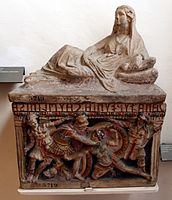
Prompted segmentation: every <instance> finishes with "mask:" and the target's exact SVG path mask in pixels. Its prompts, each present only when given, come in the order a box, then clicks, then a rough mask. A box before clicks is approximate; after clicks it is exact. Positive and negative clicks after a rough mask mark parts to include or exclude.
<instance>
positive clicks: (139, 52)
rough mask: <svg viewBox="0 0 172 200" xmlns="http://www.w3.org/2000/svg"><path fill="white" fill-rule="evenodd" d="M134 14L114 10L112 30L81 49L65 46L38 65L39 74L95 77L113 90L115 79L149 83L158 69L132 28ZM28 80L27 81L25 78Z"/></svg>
mask: <svg viewBox="0 0 172 200" xmlns="http://www.w3.org/2000/svg"><path fill="white" fill-rule="evenodd" d="M135 22H136V16H135V12H134V10H133V9H132V8H131V7H129V6H120V7H118V8H117V10H116V12H115V23H114V27H113V31H112V33H111V34H110V35H109V36H107V37H106V38H104V39H103V40H101V41H99V42H98V43H96V44H95V45H93V46H91V47H89V48H87V49H86V50H85V51H82V50H80V49H78V48H76V47H72V46H69V45H65V46H64V47H62V48H61V49H60V50H59V51H58V52H57V53H56V54H55V55H53V57H52V58H51V59H50V60H49V61H48V62H47V64H46V65H45V66H44V67H42V69H41V73H43V74H45V75H52V76H55V77H56V78H58V79H60V80H62V81H64V82H66V83H67V82H69V83H70V84H71V83H74V82H75V81H78V80H79V81H80V82H81V83H82V82H84V81H85V80H86V79H97V80H98V81H99V82H100V84H101V85H102V86H103V87H104V88H105V89H106V90H108V91H111V92H115V91H116V87H117V86H116V81H117V80H118V81H122V82H127V83H131V84H153V83H154V82H155V80H156V78H157V76H158V72H157V70H156V69H154V68H153V66H154V64H155V58H151V57H149V55H148V52H147V50H146V48H145V46H144V42H143V40H142V38H141V36H140V35H139V33H138V32H137V30H136V27H135ZM25 82H26V83H27V82H29V80H27V79H26V80H25Z"/></svg>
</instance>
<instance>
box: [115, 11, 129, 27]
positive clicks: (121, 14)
mask: <svg viewBox="0 0 172 200" xmlns="http://www.w3.org/2000/svg"><path fill="white" fill-rule="evenodd" d="M116 20H117V24H118V25H120V26H122V27H126V26H128V24H129V19H128V16H127V14H126V12H125V10H124V9H118V10H117V13H116Z"/></svg>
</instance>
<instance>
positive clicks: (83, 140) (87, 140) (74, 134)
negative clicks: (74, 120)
mask: <svg viewBox="0 0 172 200" xmlns="http://www.w3.org/2000/svg"><path fill="white" fill-rule="evenodd" d="M70 137H71V138H73V139H75V140H78V141H79V142H81V143H83V144H86V145H98V144H99V143H98V142H94V141H92V140H91V139H90V138H87V137H86V136H82V135H79V134H78V133H77V132H76V131H74V130H72V131H71V134H70Z"/></svg>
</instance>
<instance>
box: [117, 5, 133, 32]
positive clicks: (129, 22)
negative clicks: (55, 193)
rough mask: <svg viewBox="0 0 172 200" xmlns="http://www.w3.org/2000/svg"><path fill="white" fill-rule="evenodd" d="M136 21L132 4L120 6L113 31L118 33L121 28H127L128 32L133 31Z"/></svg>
mask: <svg viewBox="0 0 172 200" xmlns="http://www.w3.org/2000/svg"><path fill="white" fill-rule="evenodd" d="M134 22H135V12H134V10H133V8H131V7H130V6H126V5H122V6H119V7H118V8H117V9H116V11H115V24H114V27H113V33H117V32H118V31H119V30H121V29H127V30H128V33H129V34H130V33H131V32H132V28H133V23H134Z"/></svg>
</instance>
